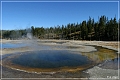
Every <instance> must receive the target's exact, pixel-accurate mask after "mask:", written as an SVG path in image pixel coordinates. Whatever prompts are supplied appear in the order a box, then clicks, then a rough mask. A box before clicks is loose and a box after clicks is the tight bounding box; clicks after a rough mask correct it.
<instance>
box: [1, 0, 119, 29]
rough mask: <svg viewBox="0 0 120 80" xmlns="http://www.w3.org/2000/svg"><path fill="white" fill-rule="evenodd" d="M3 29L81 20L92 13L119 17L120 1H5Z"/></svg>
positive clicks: (54, 24) (93, 16)
mask: <svg viewBox="0 0 120 80" xmlns="http://www.w3.org/2000/svg"><path fill="white" fill-rule="evenodd" d="M1 13H2V18H1V20H2V30H13V29H25V28H29V27H31V26H34V27H42V26H43V27H45V28H46V27H54V26H57V25H60V26H61V25H67V24H68V23H77V22H78V23H80V22H82V21H83V20H86V21H87V20H88V19H89V16H90V17H91V18H94V19H95V21H98V17H100V16H102V15H105V16H107V17H108V18H109V19H110V18H114V17H115V16H116V18H117V19H118V2H14V1H13V2H2V11H1Z"/></svg>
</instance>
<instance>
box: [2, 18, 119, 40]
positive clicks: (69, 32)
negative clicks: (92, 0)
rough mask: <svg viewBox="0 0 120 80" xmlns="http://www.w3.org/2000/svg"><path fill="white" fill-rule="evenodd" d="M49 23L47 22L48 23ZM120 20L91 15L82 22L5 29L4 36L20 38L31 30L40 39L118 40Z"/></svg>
mask: <svg viewBox="0 0 120 80" xmlns="http://www.w3.org/2000/svg"><path fill="white" fill-rule="evenodd" d="M46 24H47V23H46ZM118 24H120V20H119V21H117V20H116V17H114V19H112V18H111V19H110V20H108V17H106V16H101V17H100V18H99V19H98V21H96V22H95V21H94V19H91V17H89V19H88V21H85V20H84V21H82V22H81V23H77V24H76V23H69V24H67V25H62V26H59V25H57V27H56V26H54V27H50V28H44V27H34V26H31V28H30V30H27V29H25V30H16V31H15V30H3V32H2V38H6V39H19V38H23V37H25V36H26V34H27V33H28V31H30V32H31V33H32V34H33V36H34V37H36V38H39V39H64V40H98V41H103V40H107V41H117V40H119V39H118V38H119V37H118V32H119V27H118Z"/></svg>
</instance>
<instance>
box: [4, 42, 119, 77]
mask: <svg viewBox="0 0 120 80" xmlns="http://www.w3.org/2000/svg"><path fill="white" fill-rule="evenodd" d="M68 43H69V42H61V43H59V42H54V41H53V42H49V41H48V43H46V42H44V41H39V42H37V44H35V43H32V42H31V45H30V44H29V48H28V46H27V47H25V46H26V45H24V46H23V45H22V46H19V47H17V48H15V49H14V47H12V48H9V47H8V48H7V49H6V47H5V48H4V49H3V53H5V52H8V53H9V51H11V50H12V51H11V54H7V53H6V54H4V55H3V56H2V66H3V71H2V72H3V77H5V78H6V77H17V76H15V75H14V74H15V73H17V74H20V75H19V76H18V77H26V76H25V75H29V76H27V77H32V75H33V74H29V73H34V75H35V74H36V73H37V74H39V75H37V74H36V75H37V77H42V76H43V77H48V75H44V74H41V73H48V74H49V73H51V72H54V75H49V77H62V76H64V77H81V78H83V77H86V76H88V74H86V73H83V72H82V71H85V70H87V69H89V68H92V67H93V66H95V65H98V64H100V63H104V62H105V61H107V64H106V63H105V64H102V66H99V67H101V68H107V69H108V68H110V69H117V68H118V67H116V66H117V64H116V63H117V62H118V60H116V58H117V54H116V51H114V50H111V49H107V48H103V47H101V46H94V48H95V49H96V50H93V51H92V49H94V48H91V47H93V46H87V45H88V44H87V45H82V44H77V43H75V45H74V44H72V45H71V44H68ZM36 45H37V46H36ZM86 46H87V47H86ZM21 47H24V48H21ZM32 47H34V49H32ZM86 48H87V49H86ZM88 48H89V49H88ZM88 50H90V51H88ZM15 51H17V52H15ZM113 59H115V62H114V63H113V62H112V63H111V60H113ZM108 61H109V62H108ZM109 64H116V65H115V66H111V67H108V66H109ZM6 70H7V71H6ZM16 71H17V72H16ZM19 71H22V72H27V73H21V72H19ZM5 72H7V73H5ZM14 72H15V73H14ZM81 73H82V74H81ZM7 74H12V76H7ZM30 75H31V76H30ZM33 77H35V76H33Z"/></svg>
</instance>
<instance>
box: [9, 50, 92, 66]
mask: <svg viewBox="0 0 120 80" xmlns="http://www.w3.org/2000/svg"><path fill="white" fill-rule="evenodd" d="M10 60H11V62H12V63H13V64H17V65H21V66H24V67H32V68H60V67H65V66H68V67H76V66H81V65H85V64H88V63H90V61H89V59H88V58H87V57H85V56H82V55H80V54H77V53H75V52H69V51H66V50H41V51H32V52H25V53H21V54H16V55H14V58H10Z"/></svg>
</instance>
